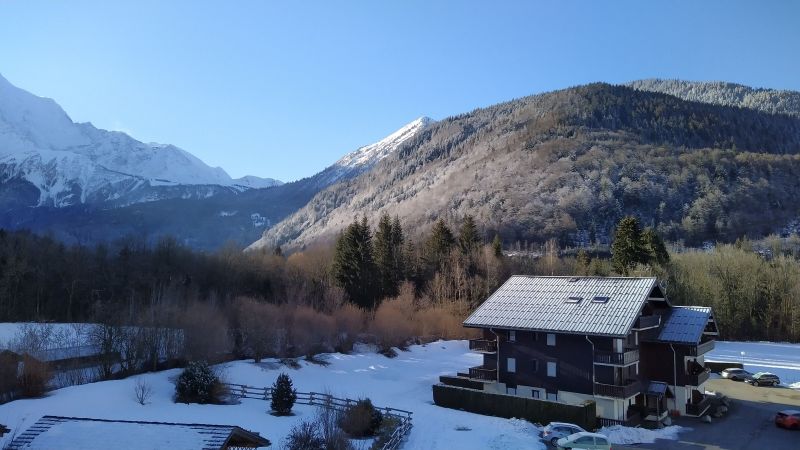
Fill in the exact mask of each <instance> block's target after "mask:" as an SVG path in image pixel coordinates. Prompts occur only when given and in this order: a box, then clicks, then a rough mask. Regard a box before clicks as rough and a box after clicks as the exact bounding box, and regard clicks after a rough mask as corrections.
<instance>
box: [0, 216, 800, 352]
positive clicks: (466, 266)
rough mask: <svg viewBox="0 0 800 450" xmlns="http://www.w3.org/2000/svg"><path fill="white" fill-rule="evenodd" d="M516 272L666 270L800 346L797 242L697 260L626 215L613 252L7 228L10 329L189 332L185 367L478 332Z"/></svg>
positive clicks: (722, 313)
mask: <svg viewBox="0 0 800 450" xmlns="http://www.w3.org/2000/svg"><path fill="white" fill-rule="evenodd" d="M520 248H522V249H523V250H524V251H515V250H514V249H520ZM668 249H671V251H668ZM609 250H610V252H611V253H612V254H613V256H611V257H609ZM511 274H531V275H576V274H577V275H602V276H607V275H618V274H621V275H632V276H634V275H635V276H657V277H658V278H659V280H661V282H662V283H663V284H664V286H665V287H666V290H667V295H668V297H669V298H670V300H671V301H672V302H673V303H675V304H692V305H704V306H711V307H713V308H714V311H715V314H716V317H717V321H718V323H719V327H720V330H721V338H722V339H738V340H756V339H765V340H775V341H795V342H796V341H800V312H798V311H800V304H798V303H800V295H798V294H800V238H798V237H797V236H791V237H789V238H779V237H772V238H770V239H767V240H764V241H761V242H752V241H749V240H747V239H740V240H738V241H736V243H735V244H732V245H719V246H717V247H716V248H714V249H712V250H706V251H700V250H692V249H686V248H682V247H679V246H676V245H673V244H669V243H668V244H665V243H664V242H663V241H662V240H661V237H660V236H659V235H658V233H657V232H656V231H655V230H654V229H652V228H644V229H643V228H642V227H641V226H640V225H639V221H638V220H637V219H634V218H630V217H629V218H625V219H623V220H622V221H621V222H620V223H619V224H618V225H617V227H616V231H615V239H614V242H613V244H612V246H611V248H610V249H609V248H605V249H603V248H589V249H579V250H576V249H574V248H572V249H570V248H560V247H559V245H558V241H556V240H555V239H551V240H550V241H548V242H546V243H545V244H544V245H541V246H539V245H535V244H527V243H526V244H524V245H522V246H521V245H520V243H518V242H516V243H511V242H503V239H502V236H499V235H495V236H485V235H483V234H482V233H481V232H480V231H479V228H478V226H477V225H476V223H475V221H474V220H473V219H472V218H471V217H469V216H466V217H464V218H462V219H461V220H460V221H455V222H447V221H445V220H438V221H436V222H435V223H434V225H433V226H432V227H431V228H430V229H429V230H428V232H427V233H426V234H425V235H424V236H423V238H422V239H417V240H412V239H409V238H407V237H406V236H405V235H404V232H403V228H402V225H401V221H400V220H399V219H398V218H396V217H395V218H390V217H389V216H388V215H384V216H383V217H381V219H380V220H379V222H378V225H377V226H376V227H375V228H374V229H373V228H371V227H370V226H369V225H368V223H367V221H366V219H363V218H362V219H359V220H356V221H354V222H353V223H351V224H350V225H349V226H348V227H347V228H346V229H345V230H344V231H343V232H342V233H341V234H340V235H339V237H338V239H337V240H336V242H335V244H333V245H321V246H318V247H314V248H308V249H306V250H304V251H298V252H295V253H292V254H288V255H285V254H283V252H282V251H281V249H280V248H274V249H261V250H258V251H248V252H242V251H241V250H239V249H236V248H227V249H224V250H221V251H218V252H215V253H204V252H196V251H192V250H190V249H189V248H187V247H185V246H182V245H180V244H179V243H178V242H176V241H175V240H174V239H162V240H161V241H159V242H158V243H157V244H156V245H152V246H148V245H146V244H144V243H142V242H137V241H136V240H133V239H129V240H123V241H119V242H116V243H114V244H113V245H99V246H96V247H86V246H77V245H74V246H68V245H64V244H63V243H60V242H57V241H55V240H53V239H51V238H48V237H42V236H37V235H34V234H31V233H27V232H19V231H17V232H9V231H0V317H2V321H6V322H7V321H55V322H92V323H102V324H106V325H107V326H108V327H109V330H111V329H114V328H113V327H116V328H115V329H116V330H117V333H118V334H124V333H122V331H121V330H123V329H130V327H129V326H131V325H135V326H137V327H136V329H180V330H182V331H183V338H184V339H185V342H184V344H185V347H186V350H185V351H186V354H185V355H182V356H183V357H184V358H187V359H198V358H200V359H215V358H217V357H219V355H233V356H236V357H255V358H262V357H265V356H279V357H295V356H303V355H307V356H311V355H313V354H315V353H318V352H324V351H334V350H336V351H344V352H347V351H349V350H350V349H351V348H352V346H353V344H354V343H355V342H368V343H373V344H376V345H378V346H380V348H382V349H384V351H386V352H387V354H391V352H392V350H391V348H392V347H400V348H403V347H405V346H406V345H408V344H409V343H414V342H420V341H426V340H431V339H437V338H446V339H452V338H464V337H468V336H470V333H471V332H470V330H467V329H464V328H462V327H461V321H462V320H463V319H464V318H465V317H466V316H467V315H468V314H469V313H470V312H471V311H472V310H473V309H474V308H475V307H476V306H478V305H479V304H480V303H481V302H482V301H483V300H484V299H486V298H487V297H488V296H489V295H490V294H491V293H492V292H493V291H494V290H495V289H496V288H497V287H499V285H500V284H502V283H503V282H504V281H505V279H506V278H507V277H508V276H509V275H511ZM126 327H127V328H126ZM109 332H110V333H112V334H113V332H111V331H109ZM141 338H142V339H144V338H145V337H141ZM120 345H122V344H120ZM125 345H129V346H130V345H133V344H131V343H127V344H125ZM145 359H146V358H145V357H144V356H142V361H139V362H136V363H131V364H132V365H133V366H136V365H142V364H144V360H145Z"/></svg>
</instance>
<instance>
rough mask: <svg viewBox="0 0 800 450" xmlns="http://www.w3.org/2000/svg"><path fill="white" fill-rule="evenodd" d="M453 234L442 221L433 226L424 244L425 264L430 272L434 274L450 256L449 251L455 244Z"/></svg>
mask: <svg viewBox="0 0 800 450" xmlns="http://www.w3.org/2000/svg"><path fill="white" fill-rule="evenodd" d="M455 242H456V240H455V238H454V237H453V232H452V231H450V228H449V227H448V226H447V224H446V223H444V219H439V220H437V221H436V223H435V224H434V225H433V229H432V230H431V236H430V238H428V241H427V242H426V243H425V263H426V265H427V266H428V270H429V271H430V272H435V271H436V270H438V269H439V267H440V266H441V263H442V261H444V260H445V259H446V258H447V256H448V255H449V254H450V249H451V248H452V247H453V245H454V244H455Z"/></svg>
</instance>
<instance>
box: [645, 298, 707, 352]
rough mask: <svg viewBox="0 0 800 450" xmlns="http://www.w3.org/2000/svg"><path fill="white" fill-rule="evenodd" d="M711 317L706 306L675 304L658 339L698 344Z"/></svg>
mask: <svg viewBox="0 0 800 450" xmlns="http://www.w3.org/2000/svg"><path fill="white" fill-rule="evenodd" d="M710 317H711V308H708V307H705V306H674V307H672V310H671V311H670V313H669V317H667V320H666V321H665V322H664V325H663V326H662V328H661V333H660V334H659V335H658V340H659V341H661V342H674V343H678V344H697V343H699V342H700V338H701V337H702V336H703V330H705V328H706V325H707V324H708V319H709V318H710Z"/></svg>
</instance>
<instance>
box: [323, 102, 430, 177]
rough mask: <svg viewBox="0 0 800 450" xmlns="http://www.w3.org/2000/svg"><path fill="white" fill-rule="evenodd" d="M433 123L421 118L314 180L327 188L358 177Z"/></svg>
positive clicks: (428, 119)
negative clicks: (338, 182) (343, 180)
mask: <svg viewBox="0 0 800 450" xmlns="http://www.w3.org/2000/svg"><path fill="white" fill-rule="evenodd" d="M433 122H434V120H433V119H431V118H430V117H420V118H418V119H416V120H414V121H412V122H410V123H408V124H406V125H404V126H403V127H402V128H400V129H399V130H397V131H395V132H394V133H392V134H390V135H388V136H386V137H385V138H383V139H381V140H380V141H378V142H375V143H373V144H369V145H366V146H364V147H361V148H359V149H358V150H355V151H353V152H350V153H348V154H347V155H345V156H344V157H342V158H341V159H340V160H338V161H336V162H335V163H333V164H332V165H331V166H330V167H328V168H326V169H325V170H323V171H322V172H320V173H319V174H317V175H315V176H314V178H315V179H317V181H318V183H319V184H321V185H323V186H326V187H327V186H330V185H331V184H333V183H336V182H337V181H340V180H342V179H346V178H353V177H356V176H358V175H359V174H361V173H363V172H366V171H368V170H369V169H371V168H372V167H373V166H374V165H375V164H377V163H378V162H379V161H381V160H382V159H384V158H386V157H387V156H389V155H391V154H392V153H394V152H395V151H396V150H397V149H399V148H400V146H402V145H403V144H404V143H405V142H406V141H408V140H409V139H411V138H413V137H414V136H416V135H417V134H418V133H419V132H420V131H422V130H424V129H425V128H426V127H427V126H428V125H430V124H432V123H433Z"/></svg>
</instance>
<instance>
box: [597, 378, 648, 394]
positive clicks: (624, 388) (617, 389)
mask: <svg viewBox="0 0 800 450" xmlns="http://www.w3.org/2000/svg"><path fill="white" fill-rule="evenodd" d="M641 391H642V383H640V382H639V381H638V380H627V381H626V382H625V384H622V385H616V384H604V383H595V384H594V395H601V396H603V397H615V398H628V397H633V396H634V395H636V394H638V393H639V392H641Z"/></svg>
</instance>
